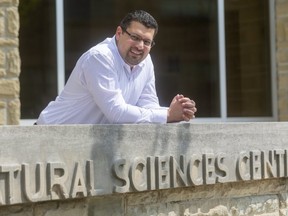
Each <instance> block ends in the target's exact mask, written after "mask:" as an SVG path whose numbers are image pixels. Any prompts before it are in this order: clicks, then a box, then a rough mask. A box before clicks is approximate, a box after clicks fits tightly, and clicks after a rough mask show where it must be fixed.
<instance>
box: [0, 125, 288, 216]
mask: <svg viewBox="0 0 288 216" xmlns="http://www.w3.org/2000/svg"><path fill="white" fill-rule="evenodd" d="M0 134H1V136H0V152H1V157H0V215H1V216H2V215H3V216H4V215H5V216H22V215H25V216H56V215H57V216H58V215H62V216H68V215H69V216H79V215H82V216H98V215H99V216H103V215H112V216H134V215H137V216H142V215H143V216H146V215H149V216H180V215H181V216H255V215H257V216H284V215H288V184H287V183H288V123H285V122H276V123H209V124H189V123H183V124H168V125H167V124H163V125H161V124H148V125H144V124H143V125H70V126H27V127H25V126H21V127H19V126H3V127H0Z"/></svg>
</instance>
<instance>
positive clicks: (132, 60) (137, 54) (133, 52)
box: [125, 48, 147, 66]
mask: <svg viewBox="0 0 288 216" xmlns="http://www.w3.org/2000/svg"><path fill="white" fill-rule="evenodd" d="M146 56H147V54H146V55H145V52H144V51H138V50H137V49H135V48H134V49H133V48H130V49H129V50H128V51H127V53H126V55H125V62H126V63H127V64H129V65H132V66H134V65H138V64H139V63H140V62H142V61H143V60H144V59H145V58H146Z"/></svg>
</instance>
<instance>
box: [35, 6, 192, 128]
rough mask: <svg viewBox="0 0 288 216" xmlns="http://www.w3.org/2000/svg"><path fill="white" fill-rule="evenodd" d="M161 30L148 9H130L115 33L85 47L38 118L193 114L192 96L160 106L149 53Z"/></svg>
mask: <svg viewBox="0 0 288 216" xmlns="http://www.w3.org/2000/svg"><path fill="white" fill-rule="evenodd" d="M157 31H158V24H157V22H156V20H155V19H154V18H153V17H152V16H151V15H150V14H148V13H147V12H145V11H141V10H140V11H134V12H131V13H129V14H127V15H126V16H125V17H124V19H123V20H122V21H121V23H120V26H118V27H117V29H116V33H115V35H114V36H113V37H112V38H107V39H106V40H104V41H103V42H101V43H100V44H98V45H96V46H94V47H92V48H91V49H90V50H88V51H87V52H86V53H84V54H83V55H82V56H81V57H80V58H79V60H78V61H77V64H76V66H75V68H74V69H73V71H72V73H71V75H70V77H69V79H68V81H67V84H66V85H65V87H64V90H63V91H62V92H61V94H60V95H59V96H58V97H57V98H56V100H55V101H52V102H50V103H49V104H48V106H47V107H46V108H45V109H44V110H43V111H42V112H41V114H40V116H39V118H38V120H37V124H38V125H41V124H121V123H123V124H124V123H149V122H152V123H166V122H179V121H189V120H190V119H192V118H194V114H195V112H196V107H195V103H194V101H192V100H190V99H189V98H188V97H184V96H183V95H176V96H175V97H174V98H173V100H172V102H171V104H170V107H169V108H166V107H160V105H159V102H158V97H157V95H156V90H155V77H154V67H153V63H152V60H151V57H150V55H149V52H150V50H151V48H152V47H153V45H154V38H155V35H156V34H157Z"/></svg>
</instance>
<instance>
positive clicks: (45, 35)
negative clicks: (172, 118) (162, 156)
mask: <svg viewBox="0 0 288 216" xmlns="http://www.w3.org/2000/svg"><path fill="white" fill-rule="evenodd" d="M0 7H1V8H0V12H1V14H0V37H1V38H0V43H1V44H0V51H1V52H0V125H18V124H20V125H25V124H30V125H31V124H32V123H33V121H34V120H35V119H36V118H37V116H38V115H39V112H40V111H41V110H42V109H43V108H44V107H45V106H46V105H47V104H48V102H49V101H51V100H54V98H55V97H56V95H57V94H58V93H59V92H60V91H61V89H62V88H63V86H64V84H65V81H66V80H67V78H68V77H69V74H70V73H71V71H72V69H73V66H74V65H75V63H76V61H77V58H79V57H80V55H81V54H82V53H83V52H84V51H85V50H87V49H88V48H90V47H91V46H93V45H95V44H96V43H98V42H100V41H101V40H103V39H105V38H106V37H110V36H113V34H114V32H115V29H116V26H117V25H118V23H119V22H120V19H121V18H122V17H123V16H124V15H125V14H126V13H127V11H130V10H133V9H144V10H146V11H148V12H150V13H151V14H152V15H153V16H154V17H155V18H156V19H157V21H158V23H159V26H160V28H159V34H158V35H157V37H156V46H155V47H153V49H152V51H151V56H152V58H153V59H154V65H155V74H156V84H157V91H158V94H159V98H160V102H161V104H162V105H169V102H170V98H172V96H173V95H175V94H177V93H179V92H180V93H183V94H185V95H188V96H189V97H191V98H193V99H194V100H195V101H196V103H197V107H198V110H199V111H198V113H197V114H198V115H197V119H196V121H286V120H287V119H288V85H287V84H288V66H287V65H288V54H287V53H288V36H287V35H288V33H287V32H288V31H287V23H288V13H287V9H288V0H265V1H263V0H254V1H249V0H243V1H228V0H218V1H208V0H205V1H203V0H194V1H186V0H182V1H175V0H169V1H167V0H166V1H165V4H164V1H161V0H157V1H148V2H147V1H145V2H142V3H139V2H138V3H137V2H133V3H132V2H130V1H127V2H125V3H123V2H121V3H119V2H118V1H115V0H110V1H103V2H95V1H90V0H85V1H83V2H81V7H79V3H78V1H76V0H75V1H74V0H69V1H68V0H63V1H51V0H41V1H40V0H39V1H36V0H29V1H17V0H2V1H0ZM32 15H33V16H32ZM19 26H20V29H19ZM20 59H21V61H20ZM20 65H21V69H20ZM20 70H21V74H20ZM20 87H21V88H20ZM20 89H21V90H20ZM20 104H21V105H20Z"/></svg>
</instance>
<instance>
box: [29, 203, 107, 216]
mask: <svg viewBox="0 0 288 216" xmlns="http://www.w3.org/2000/svg"><path fill="white" fill-rule="evenodd" d="M34 215H42V216H58V215H61V216H79V215H81V216H88V205H87V203H86V202H85V200H82V199H79V200H77V199H76V200H74V201H71V202H50V203H42V204H40V205H37V206H36V207H35V212H34ZM92 215H93V216H94V215H95V214H92ZM104 215H105V214H104ZM107 215H109V214H107Z"/></svg>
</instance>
